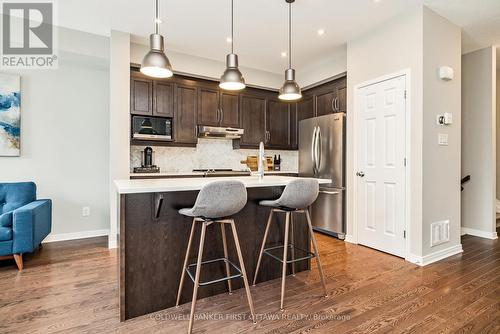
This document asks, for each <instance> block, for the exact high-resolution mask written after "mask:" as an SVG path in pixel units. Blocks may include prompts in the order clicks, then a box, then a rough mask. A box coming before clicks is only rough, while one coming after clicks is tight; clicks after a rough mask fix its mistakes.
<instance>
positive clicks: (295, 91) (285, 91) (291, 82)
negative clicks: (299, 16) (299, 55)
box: [278, 0, 302, 101]
mask: <svg viewBox="0 0 500 334" xmlns="http://www.w3.org/2000/svg"><path fill="white" fill-rule="evenodd" d="M285 1H286V2H287V3H288V69H287V70H286V71H285V82H284V83H283V86H281V88H280V90H279V95H278V98H279V99H280V100H284V101H296V100H298V99H300V98H302V92H301V90H300V87H299V85H298V84H297V82H296V81H295V70H294V69H293V68H292V3H293V2H295V0H285Z"/></svg>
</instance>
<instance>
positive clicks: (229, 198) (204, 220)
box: [176, 180, 255, 333]
mask: <svg viewBox="0 0 500 334" xmlns="http://www.w3.org/2000/svg"><path fill="white" fill-rule="evenodd" d="M246 203H247V190H246V188H245V185H244V184H243V183H242V182H240V181H235V180H224V181H214V182H211V183H208V184H207V185H205V186H204V187H203V188H202V189H201V190H200V192H199V193H198V196H197V197H196V201H195V203H194V205H193V207H192V208H186V209H181V210H179V213H180V214H181V215H184V216H188V217H192V218H193V223H192V226H191V233H190V235H189V241H188V246H187V250H186V256H185V257H184V267H183V270H182V274H181V279H180V283H179V290H178V292H177V302H176V306H179V302H180V297H181V292H182V286H183V284H184V278H185V274H188V276H189V277H190V278H191V279H192V281H193V282H194V288H193V298H192V300H191V314H190V317H189V327H188V333H191V332H192V329H193V321H194V311H195V307H196V297H197V294H198V288H199V287H200V286H205V285H209V284H213V283H219V282H223V281H227V285H228V289H229V293H231V291H232V290H231V280H232V279H235V278H240V277H241V278H243V283H244V285H245V290H246V294H247V299H248V305H249V307H250V313H251V318H252V320H253V321H254V323H255V313H254V310H253V302H252V297H251V295H250V287H249V285H248V280H247V274H246V271H245V265H244V263H243V257H242V253H241V247H240V242H239V239H238V234H237V233H236V227H235V224H234V219H232V218H231V216H232V215H234V214H236V213H238V212H239V211H241V210H242V209H243V208H244V207H245V205H246ZM197 223H201V225H202V227H201V236H200V245H199V249H198V257H197V260H196V263H193V264H189V265H188V258H189V252H190V250H191V244H192V241H193V235H194V230H195V226H196V224H197ZM216 223H219V224H220V228H221V234H222V245H223V248H224V249H223V250H224V257H222V258H218V259H212V260H206V261H202V257H203V246H204V244H205V234H206V229H207V227H209V226H210V225H215V224H216ZM226 224H228V225H230V226H231V230H232V233H233V239H234V245H235V246H236V252H237V254H238V260H239V265H240V267H239V268H238V266H236V265H235V264H234V263H233V262H231V261H230V260H229V259H228V251H227V242H226V231H225V225H226ZM218 261H220V262H224V263H225V267H226V276H225V277H223V278H219V279H216V280H212V281H208V282H200V272H201V268H202V265H204V264H208V263H213V262H218ZM230 266H231V267H232V268H233V269H234V270H235V271H236V272H237V274H233V275H231V272H230ZM194 268H196V273H195V274H194V275H193V273H192V272H191V271H192V269H194Z"/></svg>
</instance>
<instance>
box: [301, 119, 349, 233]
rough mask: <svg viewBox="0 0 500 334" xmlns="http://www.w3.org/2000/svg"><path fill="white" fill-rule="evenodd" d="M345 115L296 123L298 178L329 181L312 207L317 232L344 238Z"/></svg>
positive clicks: (321, 189)
mask: <svg viewBox="0 0 500 334" xmlns="http://www.w3.org/2000/svg"><path fill="white" fill-rule="evenodd" d="M345 124H346V121H345V113H336V114H330V115H324V116H320V117H315V118H310V119H305V120H302V121H300V123H299V175H300V176H305V177H315V178H325V179H331V180H332V183H330V184H327V185H321V186H320V190H319V196H318V199H317V200H316V202H315V203H314V204H313V205H312V207H311V219H312V224H313V228H314V229H315V230H316V231H319V232H323V233H326V234H329V235H333V236H336V237H338V238H339V239H342V240H343V239H344V238H345V226H346V224H345V214H344V213H345V146H346V143H345Z"/></svg>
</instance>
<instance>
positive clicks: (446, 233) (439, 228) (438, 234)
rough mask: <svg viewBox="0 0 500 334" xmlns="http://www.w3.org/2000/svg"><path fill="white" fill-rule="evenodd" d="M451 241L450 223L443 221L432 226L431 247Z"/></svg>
mask: <svg viewBox="0 0 500 334" xmlns="http://www.w3.org/2000/svg"><path fill="white" fill-rule="evenodd" d="M448 241H450V221H449V220H442V221H437V222H434V223H432V224H431V247H434V246H437V245H440V244H442V243H445V242H448Z"/></svg>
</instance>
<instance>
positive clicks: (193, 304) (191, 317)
mask: <svg viewBox="0 0 500 334" xmlns="http://www.w3.org/2000/svg"><path fill="white" fill-rule="evenodd" d="M206 230H207V223H206V222H203V225H202V226H201V236H200V249H198V260H197V262H196V275H195V277H194V286H193V299H192V300H191V314H190V315H189V328H188V333H189V334H191V332H192V331H193V320H194V311H195V309H196V297H197V295H198V287H199V283H200V272H201V260H202V258H203V246H204V245H205V231H206Z"/></svg>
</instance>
